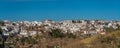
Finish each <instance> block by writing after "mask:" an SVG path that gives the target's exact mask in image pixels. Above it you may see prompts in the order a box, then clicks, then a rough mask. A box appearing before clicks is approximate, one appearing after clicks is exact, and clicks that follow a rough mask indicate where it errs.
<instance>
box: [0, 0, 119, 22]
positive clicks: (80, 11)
mask: <svg viewBox="0 0 120 48" xmlns="http://www.w3.org/2000/svg"><path fill="white" fill-rule="evenodd" d="M44 19H51V20H56V21H57V20H71V19H72V20H76V19H78V20H80V19H102V20H120V0H0V20H11V21H21V20H28V21H34V20H37V21H39V20H44Z"/></svg>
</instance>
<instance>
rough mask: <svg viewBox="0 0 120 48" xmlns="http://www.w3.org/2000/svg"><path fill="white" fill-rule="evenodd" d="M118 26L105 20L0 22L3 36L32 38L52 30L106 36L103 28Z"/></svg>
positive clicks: (119, 23) (117, 22)
mask: <svg viewBox="0 0 120 48" xmlns="http://www.w3.org/2000/svg"><path fill="white" fill-rule="evenodd" d="M119 25H120V22H119V21H106V20H65V21H59V22H56V21H52V20H44V21H41V22H40V21H33V22H29V21H18V22H10V21H8V20H4V21H1V23H0V27H1V29H2V30H3V35H6V36H14V35H18V36H25V37H27V36H34V35H37V34H39V35H41V34H42V33H43V32H51V30H52V29H56V28H57V29H60V30H61V32H62V33H72V34H75V35H78V36H79V35H84V34H91V35H96V34H106V30H105V28H113V29H117V28H118V27H119Z"/></svg>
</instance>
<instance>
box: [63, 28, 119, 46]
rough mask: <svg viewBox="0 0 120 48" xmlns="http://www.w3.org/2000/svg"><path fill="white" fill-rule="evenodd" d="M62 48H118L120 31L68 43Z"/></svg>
mask: <svg viewBox="0 0 120 48" xmlns="http://www.w3.org/2000/svg"><path fill="white" fill-rule="evenodd" d="M63 48H120V30H118V31H114V32H111V33H109V34H106V35H97V36H94V37H90V38H86V39H83V40H78V41H74V42H70V43H68V44H67V45H65V46H63Z"/></svg>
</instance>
